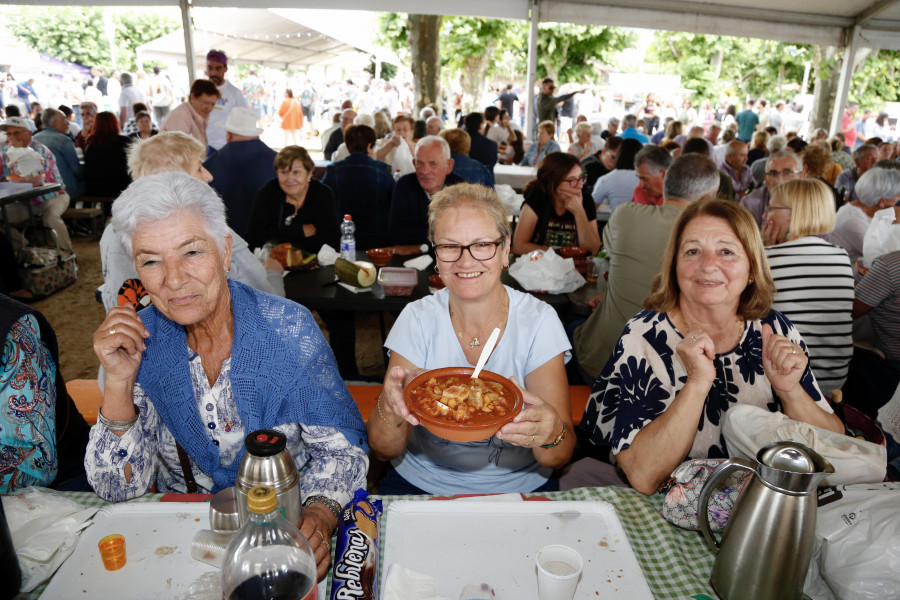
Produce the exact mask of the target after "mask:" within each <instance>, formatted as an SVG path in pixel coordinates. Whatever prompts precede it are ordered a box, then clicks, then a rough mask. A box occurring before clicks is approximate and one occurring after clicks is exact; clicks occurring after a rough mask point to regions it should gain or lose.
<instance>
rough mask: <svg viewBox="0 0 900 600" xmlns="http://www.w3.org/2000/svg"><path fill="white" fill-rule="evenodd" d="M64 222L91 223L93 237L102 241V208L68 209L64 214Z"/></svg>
mask: <svg viewBox="0 0 900 600" xmlns="http://www.w3.org/2000/svg"><path fill="white" fill-rule="evenodd" d="M62 219H63V221H66V222H69V221H72V222H76V221H85V220H87V221H89V228H90V230H91V235H93V236H94V238H96V239H98V240H99V239H100V236H101V235H103V221H104V218H103V209H102V208H67V209H66V211H65V212H64V213H63V214H62Z"/></svg>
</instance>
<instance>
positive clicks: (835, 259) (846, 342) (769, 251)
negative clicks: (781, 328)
mask: <svg viewBox="0 0 900 600" xmlns="http://www.w3.org/2000/svg"><path fill="white" fill-rule="evenodd" d="M811 147H814V146H809V147H808V148H811ZM808 148H807V149H808ZM833 229H834V195H833V194H832V192H831V187H830V186H829V185H828V184H827V183H825V182H824V181H821V180H819V179H795V180H793V181H787V182H785V183H782V184H781V185H778V186H776V187H775V188H774V189H773V190H771V197H770V198H769V204H768V206H766V211H765V212H764V213H763V227H762V239H763V243H764V244H765V245H766V257H767V258H768V259H769V266H770V267H771V268H772V277H773V279H774V280H775V300H774V304H773V308H774V309H775V310H777V311H778V312H780V313H782V314H783V315H784V316H786V317H787V318H788V319H790V320H791V322H792V323H793V324H794V326H795V327H796V328H797V330H798V331H799V332H800V335H802V336H803V339H804V340H805V341H806V345H807V348H808V349H809V361H810V367H811V368H812V370H813V373H815V374H816V380H817V381H818V383H819V388H820V389H821V390H822V392H823V393H824V394H825V395H826V396H828V397H830V396H831V393H832V391H834V390H839V389H841V388H842V387H843V385H844V382H845V381H846V380H847V371H848V370H849V368H850V359H851V358H852V357H853V338H852V329H853V319H852V318H851V316H850V313H851V311H852V310H853V269H852V268H851V267H850V257H849V256H848V255H847V251H846V250H844V249H843V248H840V247H838V246H835V245H834V244H830V243H828V242H826V241H825V240H823V239H822V238H820V237H818V236H820V235H823V234H827V233H830V232H831V231H832V230H833Z"/></svg>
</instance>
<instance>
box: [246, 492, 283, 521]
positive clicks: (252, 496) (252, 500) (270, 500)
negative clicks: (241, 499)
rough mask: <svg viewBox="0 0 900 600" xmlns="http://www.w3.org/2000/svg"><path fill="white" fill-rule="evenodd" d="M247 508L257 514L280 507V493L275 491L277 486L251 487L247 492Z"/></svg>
mask: <svg viewBox="0 0 900 600" xmlns="http://www.w3.org/2000/svg"><path fill="white" fill-rule="evenodd" d="M247 508H249V509H250V512H252V513H257V514H265V513H270V512H272V511H273V510H275V509H276V508H278V494H276V493H275V488H273V487H271V486H268V485H258V486H256V487H253V488H251V489H250V493H249V494H247Z"/></svg>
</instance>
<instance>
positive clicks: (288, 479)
mask: <svg viewBox="0 0 900 600" xmlns="http://www.w3.org/2000/svg"><path fill="white" fill-rule="evenodd" d="M286 443H287V439H286V436H285V434H283V433H282V432H280V431H276V430H274V429H259V430H257V431H254V432H252V433H250V434H249V435H247V437H246V438H244V445H245V446H246V448H247V451H246V452H245V453H244V458H243V459H241V466H240V467H239V468H238V476H237V481H235V489H236V491H237V504H238V514H239V515H240V522H241V525H243V524H244V523H245V522H246V521H247V517H248V516H249V514H250V510H249V509H248V508H247V494H249V492H250V490H251V489H252V488H254V487H256V486H258V485H268V486H272V487H273V488H275V493H276V494H277V495H278V508H279V509H280V511H281V514H282V516H284V518H285V519H287V521H288V522H289V523H291V524H293V525H294V526H296V527H300V472H299V471H298V470H297V465H296V463H295V462H294V458H293V457H292V456H291V454H290V453H289V452H288V451H287V449H286V448H285V445H286Z"/></svg>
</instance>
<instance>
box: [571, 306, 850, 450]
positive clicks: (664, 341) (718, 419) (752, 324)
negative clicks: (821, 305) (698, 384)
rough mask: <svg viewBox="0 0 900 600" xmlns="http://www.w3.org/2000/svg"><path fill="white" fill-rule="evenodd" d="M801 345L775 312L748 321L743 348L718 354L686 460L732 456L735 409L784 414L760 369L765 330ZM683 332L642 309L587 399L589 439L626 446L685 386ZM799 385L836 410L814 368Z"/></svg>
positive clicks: (822, 405) (619, 447)
mask: <svg viewBox="0 0 900 600" xmlns="http://www.w3.org/2000/svg"><path fill="white" fill-rule="evenodd" d="M764 323H768V324H769V325H771V327H772V330H773V331H774V332H775V333H777V334H780V335H783V336H785V337H787V338H788V339H790V340H791V341H792V342H794V343H797V344H799V345H800V346H801V347H802V348H803V351H804V353H806V354H807V355H808V352H807V350H806V344H805V343H804V342H803V339H802V338H801V337H800V334H799V333H798V332H797V330H796V329H795V328H794V326H793V325H792V324H791V322H790V321H789V320H788V319H787V317H785V316H784V315H782V314H781V313H779V312H777V311H774V310H772V311H769V314H768V315H767V316H766V317H765V318H763V319H761V320H757V321H747V322H746V323H745V326H744V333H743V335H742V336H741V339H740V341H739V342H738V345H737V346H735V348H734V349H733V350H731V351H730V352H726V353H723V354H717V355H716V357H715V359H714V362H715V367H716V379H715V381H714V382H713V385H712V388H711V389H710V391H709V395H707V397H706V404H705V407H704V410H703V413H702V414H701V416H700V421H699V423H698V424H697V434H696V436H695V437H694V444H693V446H692V447H691V450H690V452H689V453H688V458H727V457H728V456H729V453H728V449H727V447H726V445H725V438H724V437H723V436H722V415H723V414H724V413H725V411H727V410H728V409H729V407H731V406H732V405H734V404H738V403H740V404H751V405H754V406H759V407H761V408H766V409H768V410H770V411H772V412H776V411H778V412H780V411H782V405H781V400H780V399H779V398H778V397H777V396H776V395H775V393H774V392H773V390H772V386H771V385H770V384H769V380H768V379H767V378H766V375H765V371H764V370H763V364H762V325H763V324H764ZM682 339H683V338H682V335H681V333H679V332H678V330H677V329H676V328H675V326H674V325H673V324H672V321H670V320H669V317H668V316H667V315H666V314H665V313H658V312H655V311H652V310H644V311H642V312H640V313H638V314H637V315H636V316H635V317H634V318H632V319H631V320H630V321H629V322H628V323H627V324H626V325H625V330H624V331H623V332H622V337H621V338H620V339H619V341H618V343H617V344H616V349H615V351H614V352H613V355H612V356H611V357H610V359H609V362H607V363H606V366H605V367H604V368H603V371H602V372H601V373H600V376H599V377H598V378H597V381H596V382H595V383H594V389H593V391H592V393H591V397H590V399H589V401H588V405H587V408H586V409H585V412H584V418H583V419H582V421H581V427H582V428H583V429H585V430H586V431H587V432H589V433H590V435H591V442H592V443H594V444H597V445H601V444H602V445H608V446H611V447H612V450H613V452H614V453H615V454H618V453H619V452H621V451H622V450H625V449H626V448H628V447H629V446H630V445H631V443H632V442H633V441H634V438H635V436H636V435H637V434H638V432H639V431H640V430H641V429H643V428H644V427H645V426H647V425H648V424H649V423H650V422H651V421H653V420H654V419H655V418H656V417H658V416H659V415H661V414H662V413H663V412H664V411H665V410H666V409H667V408H668V407H669V405H671V404H672V402H673V401H674V400H675V396H676V395H677V394H678V392H680V391H681V388H682V387H684V384H685V382H686V381H687V371H686V370H685V367H684V364H683V363H682V361H681V359H680V358H678V356H677V354H676V353H675V346H676V345H678V343H679V342H681V340H682ZM800 384H801V385H802V386H803V389H804V390H805V391H806V392H807V393H808V394H809V395H810V397H812V399H813V400H814V401H815V402H816V404H817V405H818V406H819V407H820V408H822V409H823V410H825V411H826V412H829V413H831V412H833V411H832V410H831V407H830V406H829V405H828V402H827V401H826V400H825V399H824V398H823V397H822V393H821V391H819V385H818V384H817V383H816V379H815V377H814V376H813V373H812V371H810V369H809V368H807V369H806V372H805V373H804V374H803V376H802V378H801V381H800Z"/></svg>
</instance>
